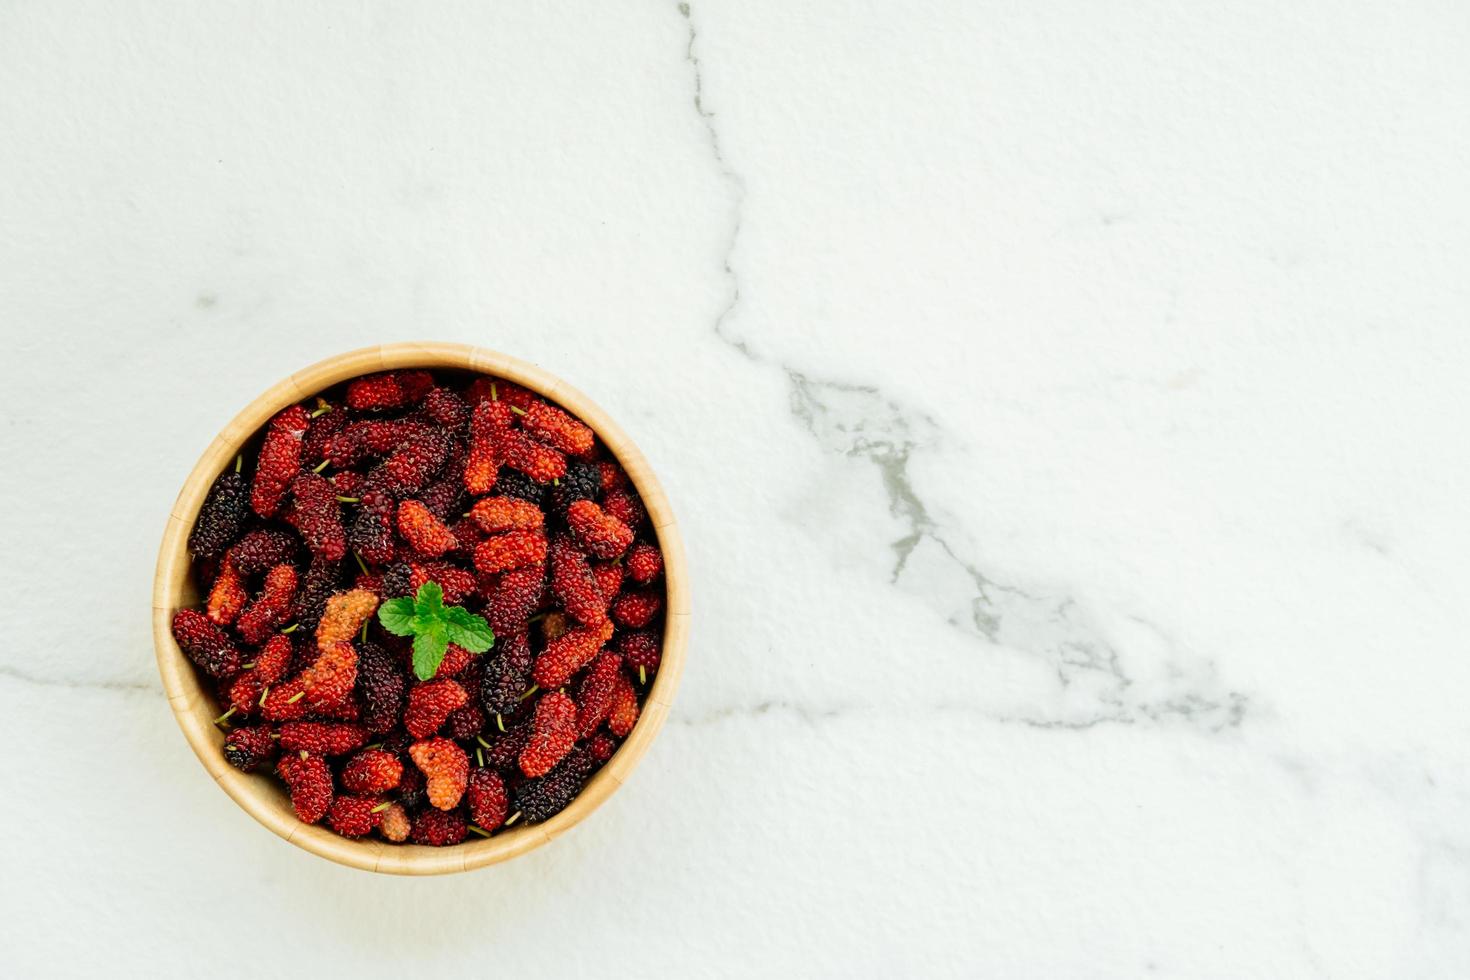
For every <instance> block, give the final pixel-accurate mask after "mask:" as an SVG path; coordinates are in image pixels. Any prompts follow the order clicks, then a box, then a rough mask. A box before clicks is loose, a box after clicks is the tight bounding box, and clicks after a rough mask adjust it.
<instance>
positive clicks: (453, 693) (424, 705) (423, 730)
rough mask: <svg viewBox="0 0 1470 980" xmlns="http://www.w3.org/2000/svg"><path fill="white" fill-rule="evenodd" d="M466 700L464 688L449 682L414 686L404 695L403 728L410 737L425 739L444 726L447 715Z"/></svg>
mask: <svg viewBox="0 0 1470 980" xmlns="http://www.w3.org/2000/svg"><path fill="white" fill-rule="evenodd" d="M468 701H469V695H468V694H466V693H465V690H464V688H462V687H460V686H459V685H458V684H457V683H455V682H454V681H452V680H433V681H427V682H425V683H423V684H416V685H414V687H413V688H412V689H411V690H410V691H409V692H408V708H407V710H405V711H404V713H403V727H404V728H407V729H408V733H409V734H410V735H412V736H413V737H414V738H428V737H429V736H430V735H433V734H434V733H435V732H437V731H439V729H440V728H441V727H442V726H443V725H444V721H445V719H447V718H448V717H449V713H450V712H451V711H454V710H455V709H456V708H463V707H464V706H465V704H466V703H467V702H468Z"/></svg>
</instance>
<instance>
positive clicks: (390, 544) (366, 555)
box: [347, 490, 397, 565]
mask: <svg viewBox="0 0 1470 980" xmlns="http://www.w3.org/2000/svg"><path fill="white" fill-rule="evenodd" d="M393 514H394V508H393V498H392V496H390V495H389V494H388V493H387V492H386V491H384V490H364V491H362V500H361V506H359V507H358V509H357V516H356V517H354V518H353V519H352V528H351V530H349V531H348V532H347V543H348V544H350V545H351V546H352V550H353V551H355V552H357V553H358V554H359V555H360V556H361V557H362V559H363V560H364V561H369V562H372V563H373V564H374V565H386V564H388V563H389V562H391V561H392V560H393V556H394V554H395V553H396V551H397V546H396V545H395V544H394V540H393Z"/></svg>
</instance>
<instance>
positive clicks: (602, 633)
mask: <svg viewBox="0 0 1470 980" xmlns="http://www.w3.org/2000/svg"><path fill="white" fill-rule="evenodd" d="M612 630H613V625H612V622H611V621H610V620H607V621H604V622H603V624H602V626H601V627H600V628H598V627H589V626H579V627H577V628H576V629H573V630H569V631H568V632H567V633H565V634H564V635H562V636H559V637H557V638H556V639H555V640H553V641H551V642H550V643H548V644H547V645H546V649H545V650H543V651H542V652H541V656H539V657H537V658H536V668H535V670H534V671H533V672H532V674H531V678H532V680H534V681H535V682H536V684H537V685H538V686H540V687H543V688H546V689H547V690H550V689H551V688H556V687H561V686H562V685H564V684H565V683H566V682H567V681H569V680H571V677H572V675H573V674H575V673H576V672H577V671H579V670H581V669H582V667H583V666H585V665H586V664H587V662H588V661H590V660H591V659H592V658H593V657H595V656H597V651H598V650H601V649H602V645H603V644H604V643H606V642H607V640H608V637H610V636H612Z"/></svg>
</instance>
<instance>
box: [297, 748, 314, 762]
mask: <svg viewBox="0 0 1470 980" xmlns="http://www.w3.org/2000/svg"><path fill="white" fill-rule="evenodd" d="M297 754H298V755H300V756H301V761H302V762H305V761H306V760H307V759H308V758H310V756H311V753H310V752H308V751H306V750H305V749H302V750H301V751H300V752H298V753H297Z"/></svg>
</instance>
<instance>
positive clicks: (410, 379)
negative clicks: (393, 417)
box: [347, 371, 434, 412]
mask: <svg viewBox="0 0 1470 980" xmlns="http://www.w3.org/2000/svg"><path fill="white" fill-rule="evenodd" d="M433 387H434V378H433V376H432V375H430V374H429V372H427V371H389V372H387V373H384V374H369V375H367V376H366V377H361V378H354V379H353V380H352V382H351V383H349V384H348V385H347V405H348V407H349V408H353V409H356V410H357V411H359V412H372V411H381V410H383V409H386V408H402V407H403V406H405V405H413V404H415V403H416V402H419V401H421V400H423V398H424V396H425V395H427V394H428V393H429V391H430V390H431V389H432V388H433Z"/></svg>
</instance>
